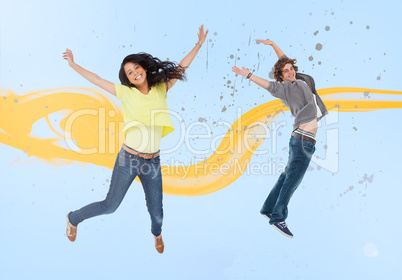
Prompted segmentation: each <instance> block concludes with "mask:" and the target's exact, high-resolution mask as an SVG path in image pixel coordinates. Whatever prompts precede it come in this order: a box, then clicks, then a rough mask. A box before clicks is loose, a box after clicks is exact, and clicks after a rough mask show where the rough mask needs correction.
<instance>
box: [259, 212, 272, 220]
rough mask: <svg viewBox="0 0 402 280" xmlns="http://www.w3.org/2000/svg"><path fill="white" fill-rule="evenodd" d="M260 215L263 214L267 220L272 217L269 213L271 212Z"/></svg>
mask: <svg viewBox="0 0 402 280" xmlns="http://www.w3.org/2000/svg"><path fill="white" fill-rule="evenodd" d="M261 215H263V216H264V217H265V218H267V219H268V220H270V219H271V217H272V214H271V213H267V214H261Z"/></svg>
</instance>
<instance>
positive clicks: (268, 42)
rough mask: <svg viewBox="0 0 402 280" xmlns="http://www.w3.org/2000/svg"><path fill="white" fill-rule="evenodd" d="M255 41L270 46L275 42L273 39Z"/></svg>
mask: <svg viewBox="0 0 402 280" xmlns="http://www.w3.org/2000/svg"><path fill="white" fill-rule="evenodd" d="M257 42H260V43H263V44H264V45H269V46H272V45H273V44H275V43H274V41H271V40H261V39H258V40H257Z"/></svg>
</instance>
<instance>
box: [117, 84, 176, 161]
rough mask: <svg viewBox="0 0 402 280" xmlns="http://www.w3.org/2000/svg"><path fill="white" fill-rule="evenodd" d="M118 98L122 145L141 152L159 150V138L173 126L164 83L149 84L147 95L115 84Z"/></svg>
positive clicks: (170, 130)
mask: <svg viewBox="0 0 402 280" xmlns="http://www.w3.org/2000/svg"><path fill="white" fill-rule="evenodd" d="M115 88H116V97H117V98H118V99H120V100H121V101H122V105H123V116H124V128H123V133H124V134H125V135H126V141H125V143H126V145H127V146H129V147H130V148H132V149H134V150H137V151H139V152H142V153H153V152H156V151H158V150H159V146H160V139H161V138H162V137H165V136H166V135H168V134H169V133H171V132H173V130H174V127H173V123H172V120H171V118H170V114H169V109H168V106H167V103H166V98H167V94H166V84H165V83H160V84H158V85H156V86H153V87H152V88H151V90H150V91H149V93H148V94H147V95H145V94H143V93H142V92H140V91H139V90H138V89H136V88H134V87H133V88H130V87H127V86H123V85H117V84H115Z"/></svg>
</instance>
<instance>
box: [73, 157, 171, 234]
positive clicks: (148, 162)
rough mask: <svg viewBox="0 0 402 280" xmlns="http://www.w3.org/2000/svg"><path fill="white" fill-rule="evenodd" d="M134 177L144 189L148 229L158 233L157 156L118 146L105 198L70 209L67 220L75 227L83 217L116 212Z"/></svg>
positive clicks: (159, 178)
mask: <svg viewBox="0 0 402 280" xmlns="http://www.w3.org/2000/svg"><path fill="white" fill-rule="evenodd" d="M137 176H138V177H139V178H140V180H141V183H142V187H143V188H144V192H145V200H146V204H147V208H148V212H149V214H150V216H151V223H152V226H151V232H152V234H153V235H155V236H159V235H160V234H161V232H162V220H163V208H162V196H163V195H162V175H161V167H160V158H159V156H158V157H156V158H153V159H144V158H141V157H138V156H136V155H133V154H131V153H129V152H127V151H126V150H124V149H121V150H120V153H119V155H118V156H117V159H116V163H115V165H114V168H113V174H112V180H111V182H110V188H109V192H108V194H107V196H106V199H105V200H103V201H99V202H94V203H92V204H89V205H87V206H85V207H83V208H81V209H79V210H77V211H73V212H70V214H69V216H68V218H69V220H70V223H71V224H72V225H73V226H77V225H78V224H79V223H81V222H82V221H84V220H86V219H89V218H92V217H95V216H99V215H102V214H111V213H113V212H114V211H116V209H117V208H118V207H119V205H120V203H121V202H122V200H123V198H124V196H125V195H126V193H127V191H128V189H129V187H130V185H131V183H132V182H133V180H134V179H135V177H137Z"/></svg>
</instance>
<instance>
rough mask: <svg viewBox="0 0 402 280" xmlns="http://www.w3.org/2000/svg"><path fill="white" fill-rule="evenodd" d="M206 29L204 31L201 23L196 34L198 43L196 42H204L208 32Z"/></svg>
mask: <svg viewBox="0 0 402 280" xmlns="http://www.w3.org/2000/svg"><path fill="white" fill-rule="evenodd" d="M208 31H209V30H208V29H207V31H206V32H205V33H204V25H201V26H200V29H199V33H198V34H197V35H198V43H197V44H201V45H202V44H204V42H205V39H206V38H207V34H208Z"/></svg>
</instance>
